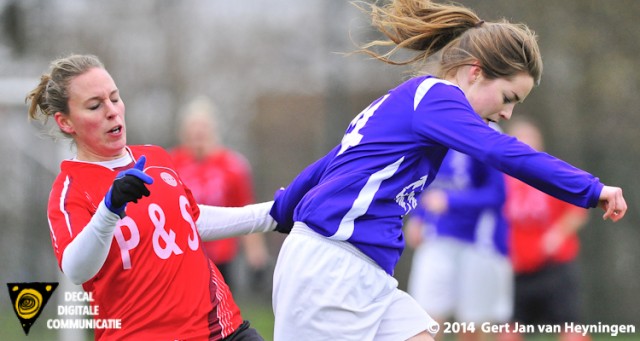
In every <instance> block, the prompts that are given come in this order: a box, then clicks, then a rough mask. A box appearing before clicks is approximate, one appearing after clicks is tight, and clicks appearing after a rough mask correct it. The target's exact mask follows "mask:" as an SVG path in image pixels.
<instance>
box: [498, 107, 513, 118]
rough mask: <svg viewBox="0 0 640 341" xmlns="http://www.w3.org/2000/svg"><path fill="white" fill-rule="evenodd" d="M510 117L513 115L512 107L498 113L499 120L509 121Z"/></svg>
mask: <svg viewBox="0 0 640 341" xmlns="http://www.w3.org/2000/svg"><path fill="white" fill-rule="evenodd" d="M512 115H513V107H509V108H506V109H505V110H502V111H501V112H500V118H501V119H503V120H507V121H508V120H509V119H511V116H512Z"/></svg>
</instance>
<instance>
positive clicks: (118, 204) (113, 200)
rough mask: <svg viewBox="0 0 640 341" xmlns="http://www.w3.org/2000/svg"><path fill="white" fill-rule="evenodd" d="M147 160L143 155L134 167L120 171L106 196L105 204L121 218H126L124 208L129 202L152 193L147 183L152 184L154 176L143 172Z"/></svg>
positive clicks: (136, 200)
mask: <svg viewBox="0 0 640 341" xmlns="http://www.w3.org/2000/svg"><path fill="white" fill-rule="evenodd" d="M146 160H147V158H146V157H145V156H144V155H143V156H141V157H140V158H139V159H138V162H136V164H135V165H134V166H133V168H130V169H127V170H125V171H122V172H120V173H118V176H116V179H115V180H113V185H111V188H109V191H108V192H107V195H106V196H105V198H104V204H105V206H107V208H108V209H109V211H111V212H113V213H115V214H117V215H119V216H120V218H124V216H125V214H124V208H125V207H126V206H127V203H128V202H131V201H133V202H134V203H135V202H138V199H140V198H142V197H143V196H145V197H146V196H149V194H150V192H149V189H148V188H147V186H145V184H148V185H150V184H152V183H153V178H152V177H150V176H149V175H147V174H145V173H144V172H143V170H144V163H145V162H146Z"/></svg>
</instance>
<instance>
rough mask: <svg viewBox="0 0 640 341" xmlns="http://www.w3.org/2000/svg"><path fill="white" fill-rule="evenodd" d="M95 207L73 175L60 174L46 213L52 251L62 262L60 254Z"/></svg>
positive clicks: (89, 217) (52, 190) (59, 263)
mask: <svg viewBox="0 0 640 341" xmlns="http://www.w3.org/2000/svg"><path fill="white" fill-rule="evenodd" d="M95 210H96V207H91V204H90V203H89V201H88V200H87V198H86V197H84V196H83V195H82V191H80V190H79V189H78V188H77V186H75V184H74V179H73V177H71V176H69V175H66V174H60V175H59V176H58V178H57V179H56V181H55V182H54V184H53V187H52V189H51V193H50V195H49V204H48V208H47V215H48V220H49V232H50V234H51V243H52V245H53V251H54V254H55V255H56V258H57V259H58V266H60V265H61V264H62V254H63V253H64V250H65V248H66V247H67V245H69V243H70V242H71V241H72V240H73V239H74V238H75V236H77V235H78V233H80V231H82V229H83V228H84V227H85V226H86V225H87V224H88V223H89V220H91V217H92V216H93V214H94V213H95Z"/></svg>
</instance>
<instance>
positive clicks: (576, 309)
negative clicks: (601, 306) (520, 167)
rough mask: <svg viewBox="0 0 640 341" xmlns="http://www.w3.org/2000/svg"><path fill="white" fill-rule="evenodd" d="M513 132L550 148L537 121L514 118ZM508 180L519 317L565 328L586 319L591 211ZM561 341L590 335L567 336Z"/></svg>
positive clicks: (510, 127) (523, 321) (509, 129)
mask: <svg viewBox="0 0 640 341" xmlns="http://www.w3.org/2000/svg"><path fill="white" fill-rule="evenodd" d="M507 132H508V133H509V134H510V135H513V136H514V137H516V138H517V139H518V140H520V141H522V142H524V143H526V144H528V145H530V146H531V147H533V148H534V149H536V150H539V151H543V150H544V141H543V137H542V134H541V132H540V130H539V128H538V127H537V125H536V124H534V123H533V121H531V120H526V119H524V118H519V119H517V120H514V121H512V122H509V125H508V126H507ZM506 184H507V202H506V205H505V208H506V209H505V212H506V216H507V219H508V221H509V223H510V226H511V238H510V242H511V245H510V250H511V259H512V262H513V268H514V271H515V274H516V275H515V311H514V321H516V322H519V323H521V324H528V325H538V324H552V325H560V326H564V323H565V322H574V323H580V322H582V321H581V320H580V290H579V284H580V283H579V281H580V279H579V272H578V264H577V256H578V252H579V240H578V235H577V232H578V230H580V229H581V228H582V227H583V226H584V225H585V224H586V223H587V220H588V216H587V211H586V210H585V209H583V208H581V207H577V206H574V205H572V204H569V203H566V202H564V201H561V200H558V199H556V198H554V197H552V196H549V195H547V194H545V193H543V192H541V191H539V190H537V189H535V188H533V187H531V186H529V185H527V184H525V183H523V182H521V181H520V180H517V179H514V178H512V177H509V176H507V177H506ZM563 329H564V328H563ZM515 339H519V338H518V337H516V338H515ZM559 339H560V340H588V339H589V337H588V336H586V337H583V336H582V335H580V334H561V335H560V336H559Z"/></svg>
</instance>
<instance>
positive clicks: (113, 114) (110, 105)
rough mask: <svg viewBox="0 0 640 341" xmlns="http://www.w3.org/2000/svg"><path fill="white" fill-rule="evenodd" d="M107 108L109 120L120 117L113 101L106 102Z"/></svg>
mask: <svg viewBox="0 0 640 341" xmlns="http://www.w3.org/2000/svg"><path fill="white" fill-rule="evenodd" d="M105 107H106V108H107V118H109V119H111V118H114V117H116V116H118V112H119V111H118V107H117V106H116V105H115V104H114V103H113V102H111V101H106V104H105Z"/></svg>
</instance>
